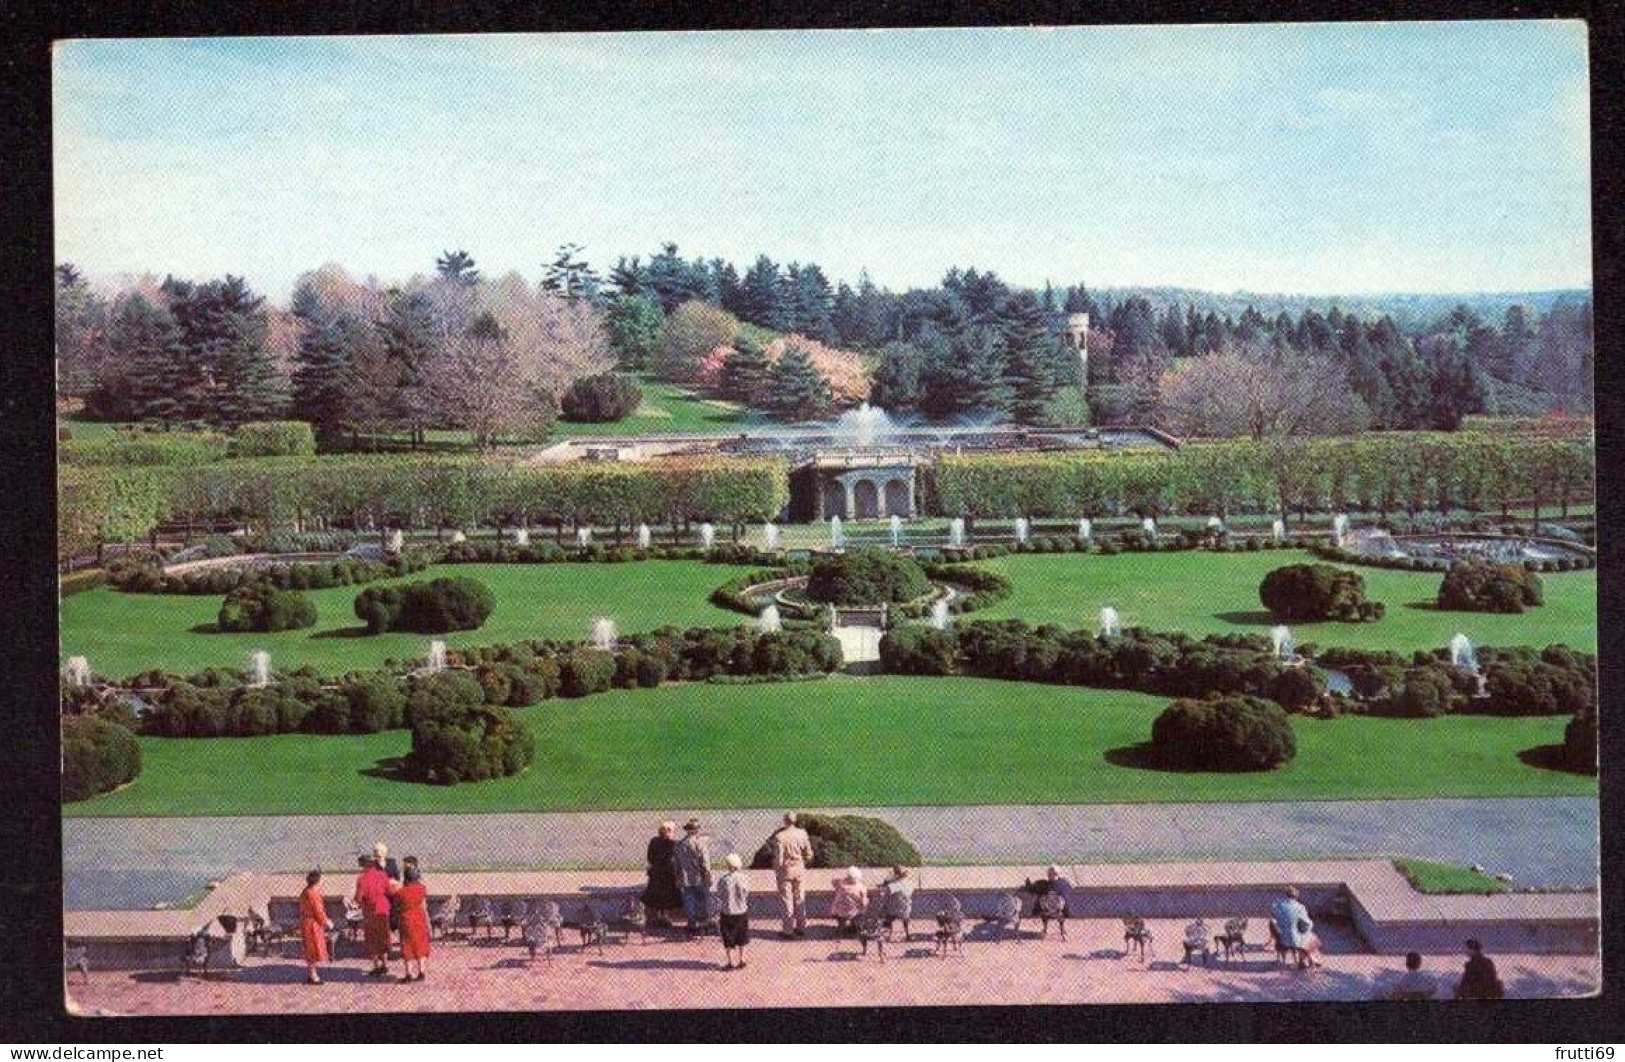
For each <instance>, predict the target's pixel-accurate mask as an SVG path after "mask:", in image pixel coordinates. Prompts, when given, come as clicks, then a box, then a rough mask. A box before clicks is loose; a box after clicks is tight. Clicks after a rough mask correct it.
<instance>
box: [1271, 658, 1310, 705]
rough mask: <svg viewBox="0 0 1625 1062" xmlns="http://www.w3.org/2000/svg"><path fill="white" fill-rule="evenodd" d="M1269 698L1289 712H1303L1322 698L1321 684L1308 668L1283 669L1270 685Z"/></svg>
mask: <svg viewBox="0 0 1625 1062" xmlns="http://www.w3.org/2000/svg"><path fill="white" fill-rule="evenodd" d="M1268 692H1269V698H1270V700H1272V701H1274V702H1275V703H1276V704H1279V705H1280V706H1281V707H1282V708H1285V709H1286V710H1287V711H1289V712H1297V711H1302V710H1303V709H1305V708H1307V707H1309V706H1310V705H1312V704H1314V703H1315V701H1316V700H1317V699H1318V698H1319V697H1320V683H1318V682H1316V681H1315V676H1314V673H1313V672H1311V671H1310V670H1309V668H1307V667H1288V668H1282V669H1281V672H1280V673H1279V674H1277V675H1276V676H1275V677H1274V678H1272V679H1270V683H1269V688H1268Z"/></svg>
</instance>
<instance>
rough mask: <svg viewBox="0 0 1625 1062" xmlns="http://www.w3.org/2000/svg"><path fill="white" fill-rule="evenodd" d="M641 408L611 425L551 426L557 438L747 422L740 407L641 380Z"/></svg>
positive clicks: (718, 427) (707, 428) (696, 428)
mask: <svg viewBox="0 0 1625 1062" xmlns="http://www.w3.org/2000/svg"><path fill="white" fill-rule="evenodd" d="M638 386H639V387H641V388H642V389H643V405H642V406H640V407H638V409H637V410H636V411H634V412H633V414H632V415H631V416H629V417H627V418H626V419H625V420H618V421H615V422H613V423H610V424H572V423H570V422H569V421H565V420H561V421H559V422H558V423H556V424H555V425H554V426H553V434H554V435H556V436H572V435H655V434H664V433H666V432H674V431H679V432H680V431H726V430H728V429H729V428H733V427H737V426H739V425H741V424H743V423H745V421H746V420H747V414H746V413H745V411H744V410H743V408H742V407H740V406H737V405H734V404H733V403H730V402H717V401H713V400H710V399H707V398H705V397H704V396H702V395H697V394H695V393H694V392H693V391H692V390H690V389H689V388H687V387H683V386H680V385H677V384H669V383H660V382H659V381H656V380H650V379H641V380H639V381H638Z"/></svg>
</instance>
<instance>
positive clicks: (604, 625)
mask: <svg viewBox="0 0 1625 1062" xmlns="http://www.w3.org/2000/svg"><path fill="white" fill-rule="evenodd" d="M590 640H591V641H592V647H593V648H594V649H603V650H605V651H606V652H607V651H609V650H612V649H614V648H615V643H616V642H617V641H619V640H620V636H619V634H618V633H617V632H616V630H615V621H614V620H612V619H609V618H608V617H606V616H600V617H599V618H598V619H595V620H593V621H592V634H591V635H590Z"/></svg>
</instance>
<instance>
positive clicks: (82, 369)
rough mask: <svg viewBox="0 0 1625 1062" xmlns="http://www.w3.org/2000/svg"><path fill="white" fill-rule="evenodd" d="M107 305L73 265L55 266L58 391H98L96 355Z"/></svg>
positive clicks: (104, 325)
mask: <svg viewBox="0 0 1625 1062" xmlns="http://www.w3.org/2000/svg"><path fill="white" fill-rule="evenodd" d="M107 315H108V307H107V304H106V303H105V302H104V301H103V300H102V299H100V298H99V297H97V295H96V294H95V293H94V292H92V291H91V290H90V285H89V284H87V283H85V278H84V275H83V274H82V273H80V272H79V268H78V267H77V266H75V265H74V264H73V263H72V262H63V263H62V264H61V265H59V266H57V267H56V360H57V382H56V386H57V391H58V392H59V393H61V394H64V395H89V394H90V393H91V392H92V391H94V390H96V388H97V379H96V376H97V365H96V362H97V360H98V358H97V355H98V353H99V352H100V351H101V349H102V345H103V342H102V341H103V338H104V335H103V334H104V332H105V330H106V328H107Z"/></svg>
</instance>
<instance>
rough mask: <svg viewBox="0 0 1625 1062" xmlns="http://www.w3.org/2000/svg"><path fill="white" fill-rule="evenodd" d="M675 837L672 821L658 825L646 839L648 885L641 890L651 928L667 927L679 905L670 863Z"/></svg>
mask: <svg viewBox="0 0 1625 1062" xmlns="http://www.w3.org/2000/svg"><path fill="white" fill-rule="evenodd" d="M676 834H677V824H676V823H675V822H670V821H667V822H662V823H661V824H660V828H659V829H658V830H657V831H656V832H655V835H654V837H652V838H650V840H649V850H648V853H647V862H648V867H647V873H648V875H649V884H648V885H647V886H646V887H645V888H644V890H643V897H642V899H643V906H644V907H645V908H646V909H647V910H648V912H649V917H648V922H649V924H650V925H651V926H669V925H671V916H672V912H673V911H674V910H676V909H678V908H680V907H682V906H683V895H682V893H681V892H680V891H678V888H677V868H676V866H675V865H674V864H673V863H672V854H673V853H674V852H675V851H676V849H677V841H676V840H675V839H674V838H675V837H676Z"/></svg>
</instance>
